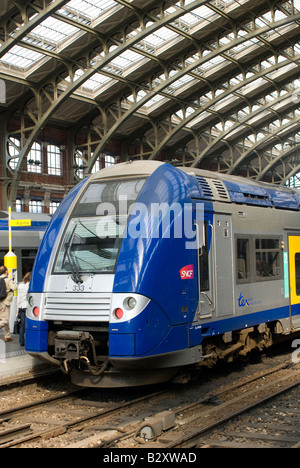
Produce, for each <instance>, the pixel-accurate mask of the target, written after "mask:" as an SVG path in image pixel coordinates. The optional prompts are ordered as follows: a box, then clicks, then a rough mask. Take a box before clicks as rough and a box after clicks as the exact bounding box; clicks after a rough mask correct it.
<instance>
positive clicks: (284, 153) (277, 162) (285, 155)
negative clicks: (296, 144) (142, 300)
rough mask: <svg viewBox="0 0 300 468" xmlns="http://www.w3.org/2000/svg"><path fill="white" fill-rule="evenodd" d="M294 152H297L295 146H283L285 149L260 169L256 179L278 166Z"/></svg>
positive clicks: (261, 177)
mask: <svg viewBox="0 0 300 468" xmlns="http://www.w3.org/2000/svg"><path fill="white" fill-rule="evenodd" d="M295 152H297V149H296V148H285V150H283V151H282V152H281V153H280V154H279V155H278V156H277V157H276V158H275V159H274V160H273V161H271V162H270V163H269V164H268V165H267V166H266V167H265V168H264V169H263V170H262V171H260V173H259V175H258V176H257V177H256V180H263V178H264V177H265V176H266V175H267V174H268V172H272V171H273V170H274V169H276V167H278V166H280V164H281V163H282V162H283V161H284V160H286V159H290V158H292V157H293V155H294V153H295Z"/></svg>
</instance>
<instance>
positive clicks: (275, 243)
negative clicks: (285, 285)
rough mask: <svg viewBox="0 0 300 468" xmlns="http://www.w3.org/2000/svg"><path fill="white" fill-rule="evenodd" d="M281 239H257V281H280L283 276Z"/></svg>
mask: <svg viewBox="0 0 300 468" xmlns="http://www.w3.org/2000/svg"><path fill="white" fill-rule="evenodd" d="M280 253H281V250H280V239H279V238H272V239H269V238H268V239H267V238H261V239H255V256H256V257H255V259H256V279H257V281H262V280H268V279H279V278H280V277H281V276H282V256H281V255H280Z"/></svg>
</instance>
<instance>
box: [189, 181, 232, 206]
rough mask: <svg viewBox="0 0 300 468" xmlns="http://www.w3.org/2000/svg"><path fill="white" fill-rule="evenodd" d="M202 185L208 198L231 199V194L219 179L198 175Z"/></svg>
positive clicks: (204, 196)
mask: <svg viewBox="0 0 300 468" xmlns="http://www.w3.org/2000/svg"><path fill="white" fill-rule="evenodd" d="M196 179H197V181H198V182H199V185H200V187H201V191H202V196H203V198H205V199H208V200H216V201H230V198H229V194H228V192H227V189H226V187H225V185H224V183H223V182H222V181H221V180H218V179H207V178H205V177H199V176H197V177H196Z"/></svg>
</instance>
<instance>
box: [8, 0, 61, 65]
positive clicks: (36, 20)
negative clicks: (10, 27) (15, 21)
mask: <svg viewBox="0 0 300 468" xmlns="http://www.w3.org/2000/svg"><path fill="white" fill-rule="evenodd" d="M68 2H69V0H53V1H52V2H51V3H49V5H47V6H46V7H45V8H42V9H40V8H39V7H37V6H36V4H34V2H33V1H32V2H30V3H25V5H24V6H21V5H20V4H18V3H15V5H16V6H18V9H19V11H20V14H21V16H22V20H23V24H20V25H18V30H17V31H15V32H14V34H13V35H12V36H11V35H9V36H8V38H7V40H6V41H5V42H3V43H2V46H1V48H0V58H1V57H3V56H4V55H5V54H6V53H7V52H8V51H9V50H10V49H11V48H12V47H13V46H14V45H16V44H18V43H19V42H20V40H21V39H23V37H25V36H26V35H27V34H28V33H29V32H30V31H32V30H33V29H34V28H35V27H36V26H38V25H39V24H40V23H41V22H42V21H44V20H45V19H46V18H48V17H49V16H51V15H52V13H54V12H56V11H57V10H59V9H60V8H61V7H62V6H64V5H65V4H66V3H68ZM30 8H31V9H32V10H33V11H35V12H36V14H35V16H34V15H30V16H29V10H30ZM31 17H32V19H31Z"/></svg>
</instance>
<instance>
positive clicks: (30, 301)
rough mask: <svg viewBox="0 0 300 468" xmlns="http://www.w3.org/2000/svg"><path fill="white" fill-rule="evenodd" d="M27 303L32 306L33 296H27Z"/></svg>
mask: <svg viewBox="0 0 300 468" xmlns="http://www.w3.org/2000/svg"><path fill="white" fill-rule="evenodd" d="M28 304H29V305H30V307H33V304H34V298H33V296H29V298H28Z"/></svg>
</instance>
